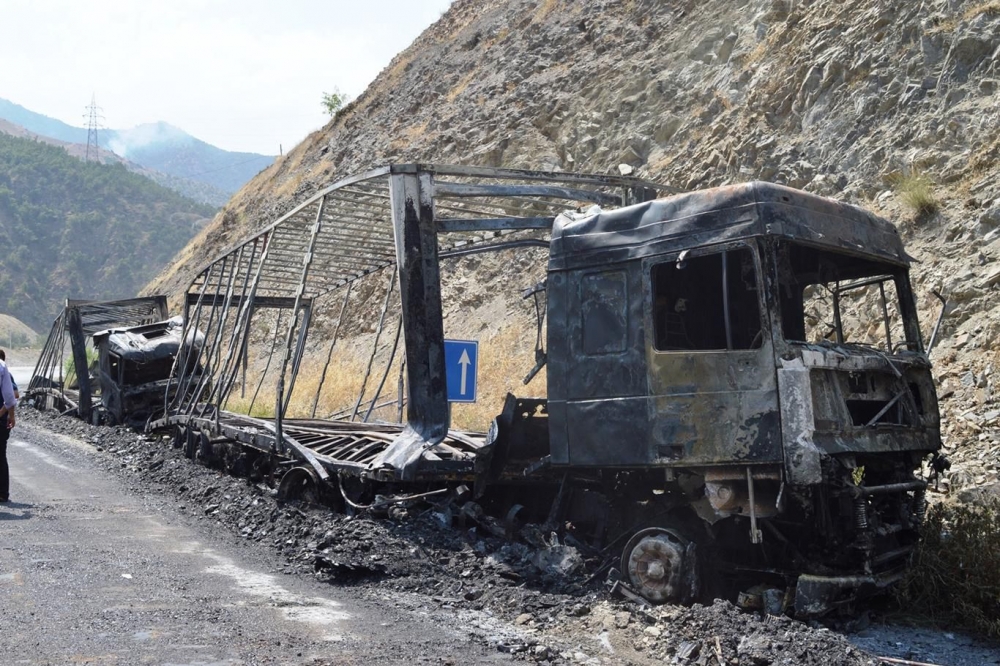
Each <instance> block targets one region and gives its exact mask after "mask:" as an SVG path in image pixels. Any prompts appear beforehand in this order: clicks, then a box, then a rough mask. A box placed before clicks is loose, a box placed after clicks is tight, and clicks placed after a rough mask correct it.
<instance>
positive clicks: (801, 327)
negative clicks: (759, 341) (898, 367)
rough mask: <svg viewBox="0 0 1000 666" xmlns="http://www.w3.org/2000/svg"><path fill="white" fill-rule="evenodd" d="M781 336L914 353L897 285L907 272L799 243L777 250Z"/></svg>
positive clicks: (875, 261)
mask: <svg viewBox="0 0 1000 666" xmlns="http://www.w3.org/2000/svg"><path fill="white" fill-rule="evenodd" d="M777 261H778V288H779V290H780V295H779V299H780V303H781V321H782V331H783V334H784V337H785V339H786V340H788V341H790V342H806V343H814V344H815V343H835V344H841V345H843V344H855V345H863V346H866V347H871V348H874V349H879V350H882V351H885V352H886V353H888V354H892V353H895V352H896V351H899V350H900V349H916V343H915V341H913V340H909V339H907V335H906V330H907V327H906V326H905V325H904V320H903V309H902V308H901V307H900V301H899V289H898V282H897V281H898V280H899V279H905V273H904V271H903V269H901V268H900V267H898V266H895V265H893V264H890V263H887V262H881V261H878V260H873V259H869V258H864V257H858V256H855V255H850V254H845V253H839V252H833V251H830V250H821V249H817V248H814V247H810V246H806V245H800V244H797V243H782V244H780V245H779V246H778V253H777Z"/></svg>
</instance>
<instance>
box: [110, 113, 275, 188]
mask: <svg viewBox="0 0 1000 666" xmlns="http://www.w3.org/2000/svg"><path fill="white" fill-rule="evenodd" d="M105 135H106V136H107V137H108V139H107V144H105V145H106V146H107V147H108V148H109V149H111V150H112V151H113V152H115V153H117V154H118V155H121V156H122V157H124V158H127V159H128V160H130V161H132V162H135V163H137V164H141V165H143V166H144V167H149V168H150V169H155V170H157V171H162V172H163V173H166V174H170V175H171V176H178V177H180V178H187V179H190V180H197V181H200V182H203V183H208V184H210V185H212V186H214V187H217V188H219V189H220V190H222V191H224V192H228V193H230V194H232V193H233V192H235V191H237V190H238V189H240V188H241V187H243V185H244V184H246V182H247V181H248V180H250V179H251V178H253V177H254V176H256V175H257V174H258V173H260V172H261V171H262V170H263V169H265V168H266V167H268V166H270V165H271V163H272V162H274V156H273V155H259V154H257V153H234V152H230V151H228V150H222V149H221V148H216V147H215V146H213V145H211V144H208V143H205V142H204V141H201V140H199V139H196V138H194V137H193V136H191V135H190V134H188V133H187V132H185V131H184V130H182V129H178V128H176V127H174V126H172V125H168V124H167V123H164V122H158V123H148V124H145V125H139V126H138V127H133V128H132V129H129V130H116V131H110V130H109V131H108V132H105ZM102 144H103V141H102Z"/></svg>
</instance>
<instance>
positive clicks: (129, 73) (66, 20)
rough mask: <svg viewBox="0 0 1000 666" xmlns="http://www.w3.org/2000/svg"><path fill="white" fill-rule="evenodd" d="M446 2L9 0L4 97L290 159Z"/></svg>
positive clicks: (2, 49)
mask: <svg viewBox="0 0 1000 666" xmlns="http://www.w3.org/2000/svg"><path fill="white" fill-rule="evenodd" d="M450 4H451V0H83V1H81V0H0V97H2V98H4V99H8V100H10V101H12V102H14V103H16V104H20V105H21V106H24V107H27V108H28V109H31V110H32V111H35V112H37V113H42V114H45V115H47V116H51V117H54V118H58V119H59V120H62V121H63V122H66V123H69V124H71V125H75V126H77V127H82V126H85V124H86V121H85V120H84V117H83V116H84V112H85V107H86V106H87V105H88V104H89V103H90V99H91V94H94V95H96V98H97V105H98V106H99V107H101V109H102V110H103V115H104V125H105V127H108V128H111V129H128V128H131V127H134V126H135V125H138V124H141V123H148V122H155V121H158V120H163V121H166V122H168V123H170V124H171V125H175V126H177V127H180V128H181V129H183V130H185V131H187V132H188V133H190V134H193V135H194V136H196V137H198V138H199V139H202V140H204V141H207V142H209V143H211V144H214V145H216V146H219V147H220V148H225V149H226V150H240V151H252V152H258V153H266V154H276V153H277V152H278V145H279V144H283V146H284V150H285V151H286V152H287V151H288V150H289V148H291V147H292V146H293V145H294V144H296V143H298V142H299V141H300V140H301V139H302V138H304V137H305V135H306V134H308V133H309V132H310V131H312V130H314V129H317V128H319V127H321V126H322V125H323V124H325V122H326V121H327V120H328V116H327V115H326V114H325V113H324V112H323V110H322V107H321V106H320V99H321V97H322V94H323V92H325V91H331V90H333V88H334V87H335V86H336V87H338V88H339V89H340V90H341V91H343V92H345V93H348V94H349V95H351V96H352V97H356V96H357V95H358V94H360V93H361V92H362V91H363V90H364V89H365V87H366V86H367V85H368V83H370V82H371V81H372V79H374V78H375V76H376V75H377V74H378V73H379V71H381V69H382V68H383V67H385V66H386V65H387V64H389V61H390V60H391V59H392V57H393V56H394V55H395V54H396V53H398V52H399V51H402V50H403V49H404V48H406V47H407V46H409V45H410V43H411V42H412V41H413V40H414V39H415V38H416V37H417V36H418V35H419V34H420V32H421V31H423V30H424V28H426V27H427V26H429V25H430V24H431V23H433V22H434V21H436V20H437V19H438V18H439V17H440V16H441V14H442V13H443V12H444V11H445V10H446V9H447V7H448V5H450Z"/></svg>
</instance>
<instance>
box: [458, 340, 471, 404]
mask: <svg viewBox="0 0 1000 666" xmlns="http://www.w3.org/2000/svg"><path fill="white" fill-rule="evenodd" d="M470 363H472V361H470V360H469V350H468V349H463V350H462V356H461V358H459V359H458V364H459V365H461V366H462V387H461V388H460V389H459V391H458V393H459V395H465V377H466V375H467V374H468V373H469V364H470Z"/></svg>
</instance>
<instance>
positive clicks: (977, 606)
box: [895, 499, 1000, 638]
mask: <svg viewBox="0 0 1000 666" xmlns="http://www.w3.org/2000/svg"><path fill="white" fill-rule="evenodd" d="M895 595H896V599H897V600H898V601H899V603H900V606H901V607H902V608H905V609H907V610H908V611H909V612H912V613H915V614H917V615H921V616H924V617H926V618H928V619H930V620H932V621H935V622H944V623H947V624H950V625H954V626H958V627H964V628H967V629H971V630H973V631H976V632H982V633H984V634H987V635H988V636H991V637H994V638H1000V500H997V499H993V500H990V501H988V502H985V503H983V504H978V505H958V506H947V505H941V504H939V505H936V506H934V507H932V508H931V509H930V510H929V511H928V513H927V520H926V522H925V523H924V529H923V540H922V541H921V544H920V548H919V550H918V551H917V556H916V560H915V561H914V565H913V567H912V568H911V569H910V571H909V572H908V574H907V576H906V578H905V579H904V580H903V581H902V582H901V583H900V584H899V585H898V586H897V588H896V590H895Z"/></svg>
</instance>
